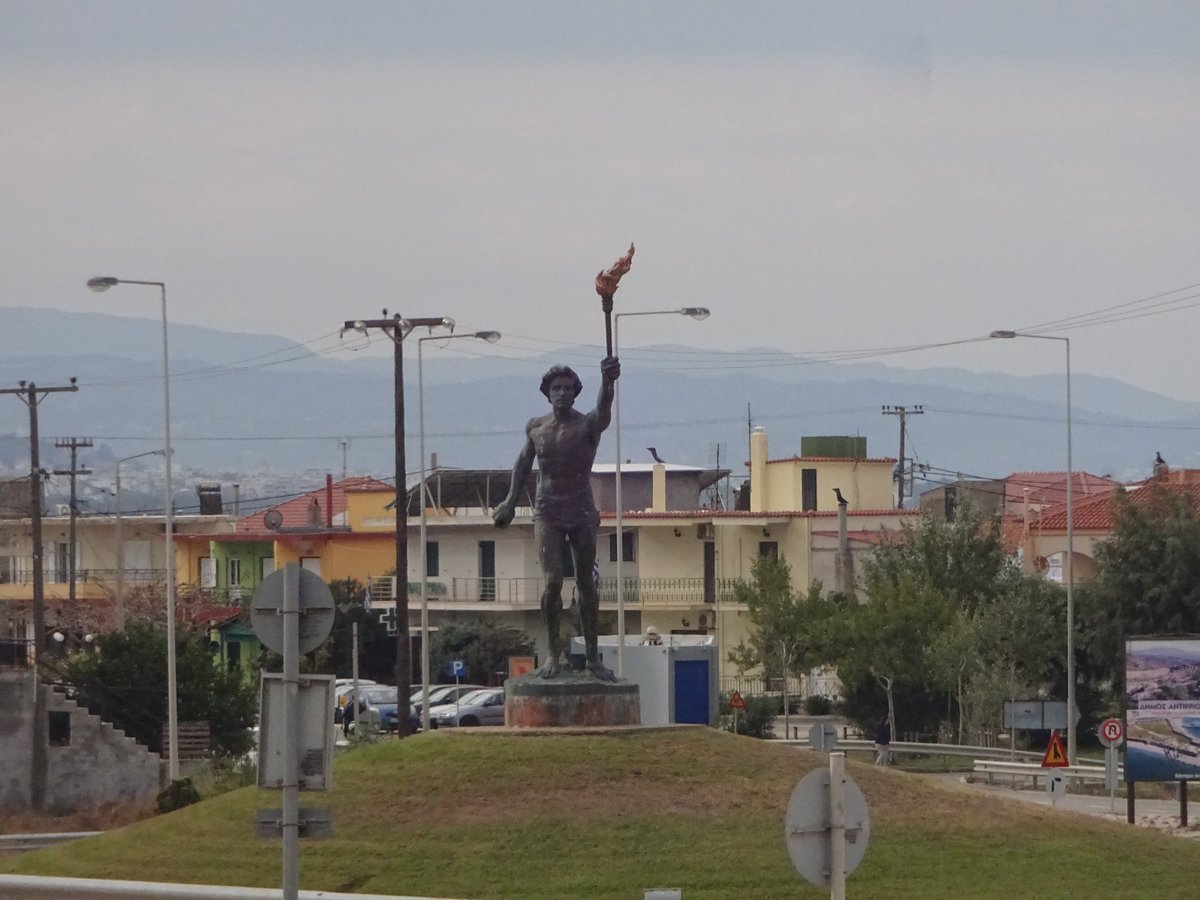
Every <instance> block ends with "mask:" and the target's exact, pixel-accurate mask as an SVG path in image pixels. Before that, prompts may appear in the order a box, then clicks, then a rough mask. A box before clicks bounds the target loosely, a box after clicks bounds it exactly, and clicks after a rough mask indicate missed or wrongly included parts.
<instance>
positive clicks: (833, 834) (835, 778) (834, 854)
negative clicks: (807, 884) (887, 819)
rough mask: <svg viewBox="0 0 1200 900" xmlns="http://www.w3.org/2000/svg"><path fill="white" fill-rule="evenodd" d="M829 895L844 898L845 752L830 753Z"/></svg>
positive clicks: (838, 898)
mask: <svg viewBox="0 0 1200 900" xmlns="http://www.w3.org/2000/svg"><path fill="white" fill-rule="evenodd" d="M829 840H830V844H829V870H830V871H829V897H830V900H846V754H845V752H843V751H841V750H836V751H834V752H833V753H830V754H829Z"/></svg>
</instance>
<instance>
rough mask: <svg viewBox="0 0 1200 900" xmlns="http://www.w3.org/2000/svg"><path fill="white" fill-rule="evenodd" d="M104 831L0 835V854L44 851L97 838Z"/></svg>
mask: <svg viewBox="0 0 1200 900" xmlns="http://www.w3.org/2000/svg"><path fill="white" fill-rule="evenodd" d="M98 834H104V832H103V831H56V832H54V833H53V834H0V853H8V852H15V853H21V852H24V851H26V850H44V849H45V848H47V847H53V846H55V845H57V844H65V843H66V842H67V841H77V840H79V839H80V838H89V837H95V836H96V835H98Z"/></svg>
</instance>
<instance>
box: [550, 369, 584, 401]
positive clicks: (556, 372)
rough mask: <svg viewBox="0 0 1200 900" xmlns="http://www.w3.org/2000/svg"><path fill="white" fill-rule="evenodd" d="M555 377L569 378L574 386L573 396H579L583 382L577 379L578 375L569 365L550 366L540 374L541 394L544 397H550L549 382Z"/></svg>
mask: <svg viewBox="0 0 1200 900" xmlns="http://www.w3.org/2000/svg"><path fill="white" fill-rule="evenodd" d="M555 378H570V379H571V383H572V384H573V385H574V387H575V396H576V397H578V396H579V392H580V391H582V390H583V382H582V381H580V380H579V376H578V375H576V374H575V370H574V369H572V368H571V367H570V366H551V367H550V369H549V370H548V371H547V372H546V374H545V375H543V376H542V387H541V391H542V394H543V395H545V397H546V399H547V400H549V399H550V382H552V381H553V380H554V379H555Z"/></svg>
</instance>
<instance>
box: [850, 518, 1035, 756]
mask: <svg viewBox="0 0 1200 900" xmlns="http://www.w3.org/2000/svg"><path fill="white" fill-rule="evenodd" d="M1023 584H1024V580H1023V579H1022V578H1021V576H1020V573H1019V572H1018V571H1017V569H1016V566H1015V565H1014V564H1013V563H1012V561H1011V560H1010V559H1009V558H1008V556H1007V554H1006V553H1005V551H1004V544H1003V540H1002V534H1001V531H1000V524H999V521H998V520H995V519H990V518H985V517H984V516H982V515H981V514H980V513H979V512H978V511H977V510H976V509H974V508H973V507H972V506H970V505H969V504H966V503H964V504H963V505H962V506H960V507H959V510H958V515H957V517H956V519H955V521H954V522H945V521H941V520H939V519H936V518H934V517H931V516H925V517H923V518H922V519H921V521H920V522H919V523H918V524H917V525H915V526H910V525H906V526H905V527H904V529H903V531H902V533H901V534H900V535H899V536H897V537H895V538H892V539H890V540H887V541H885V542H884V543H882V544H880V545H879V546H878V547H876V548H875V550H874V551H873V552H872V554H871V556H870V557H869V558H868V559H867V560H866V563H865V565H864V566H863V578H862V586H863V589H864V593H865V595H866V597H867V598H869V599H868V601H867V602H866V603H864V604H863V605H859V606H853V605H852V606H849V607H848V608H847V614H846V615H845V616H844V617H843V618H841V619H839V620H838V631H839V632H840V638H839V641H838V643H839V645H840V648H841V649H840V651H839V654H838V674H839V676H840V677H841V678H842V681H843V684H844V685H846V686H847V688H848V690H847V711H848V712H849V713H850V714H851V715H852V716H853V717H854V718H855V719H856V720H858V721H859V722H860V724H862V723H865V722H868V721H874V720H875V719H876V717H877V710H878V707H877V705H876V704H875V703H873V702H872V701H871V700H870V696H869V693H868V692H867V691H866V690H865V686H864V683H865V682H868V681H871V682H873V683H874V684H875V685H876V686H877V689H879V690H882V692H883V694H884V699H885V701H886V705H887V714H888V718H889V720H890V722H891V726H892V733H893V734H898V733H899V732H898V729H897V727H896V709H897V706H898V705H900V706H901V707H903V708H905V709H907V710H909V712H910V714H913V715H915V716H916V719H917V720H916V722H915V724H916V725H917V726H918V727H919V728H921V729H924V728H931V727H934V726H935V725H936V722H937V721H938V719H939V718H940V717H941V716H940V713H939V712H938V711H937V710H936V709H935V708H933V707H931V706H930V705H929V703H928V699H929V698H931V697H932V696H934V695H936V694H938V693H939V692H944V693H945V694H946V695H948V696H949V700H950V704H951V705H954V703H955V701H957V705H958V706H959V708H960V709H959V716H958V718H959V730H960V732H961V730H962V729H963V728H964V727H965V724H966V721H967V716H966V714H965V713H964V711H963V709H962V707H963V705H964V704H967V703H968V698H969V696H971V694H972V692H973V691H974V690H975V689H977V688H978V687H979V682H978V681H977V676H979V674H980V673H986V672H987V670H988V668H989V665H990V663H989V652H990V653H992V654H995V653H996V651H997V647H998V645H992V646H990V647H989V645H988V644H987V643H986V641H985V640H984V635H985V634H986V633H987V630H986V629H985V627H984V626H985V624H987V623H991V622H992V620H991V619H990V618H989V615H990V614H989V613H988V610H990V609H992V608H993V607H996V606H997V604H999V603H1001V601H1002V599H1003V598H1005V597H1007V596H1009V595H1010V594H1012V595H1013V596H1014V597H1015V596H1019V595H1020V594H1021V592H1022V591H1024V590H1025V588H1024V587H1023ZM1013 592H1016V593H1015V594H1014V593H1013ZM997 627H998V626H996V625H995V624H994V623H992V624H990V625H989V628H990V629H991V631H992V632H993V633H997V634H998V633H999V632H998V631H997ZM1013 637H1014V639H1016V637H1017V636H1016V635H1014V636H1013ZM951 718H952V717H951Z"/></svg>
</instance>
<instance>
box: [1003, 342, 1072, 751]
mask: <svg viewBox="0 0 1200 900" xmlns="http://www.w3.org/2000/svg"><path fill="white" fill-rule="evenodd" d="M988 337H992V338H1000V339H1003V340H1011V339H1012V338H1035V339H1037V340H1041V341H1062V344H1063V349H1064V350H1066V358H1067V564H1066V566H1065V567H1064V572H1063V578H1064V579H1065V580H1066V582H1067V762H1069V763H1070V764H1071V765H1075V761H1076V756H1075V747H1076V742H1075V738H1076V733H1075V512H1074V498H1075V490H1074V482H1075V474H1074V472H1073V471H1072V469H1071V339H1070V338H1067V337H1060V336H1057V335H1053V334H1028V333H1026V332H1023V331H993V332H992V333H991V334H990V335H988Z"/></svg>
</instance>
